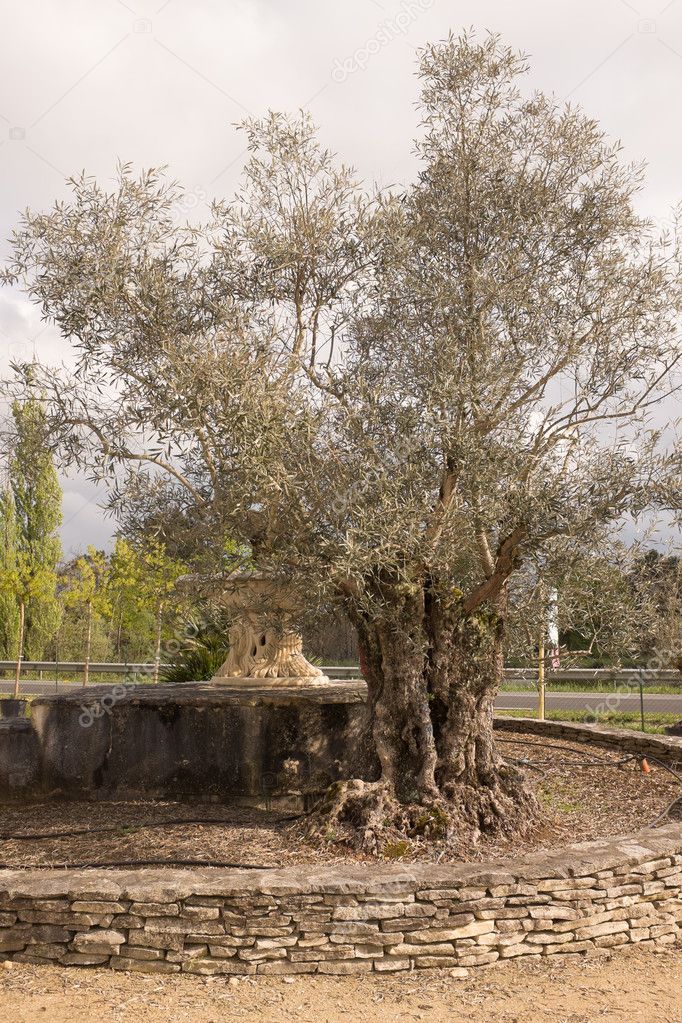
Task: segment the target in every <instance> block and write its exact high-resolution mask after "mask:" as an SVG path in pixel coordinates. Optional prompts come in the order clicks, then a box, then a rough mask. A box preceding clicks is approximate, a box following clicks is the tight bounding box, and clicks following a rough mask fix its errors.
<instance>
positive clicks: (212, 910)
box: [0, 824, 682, 975]
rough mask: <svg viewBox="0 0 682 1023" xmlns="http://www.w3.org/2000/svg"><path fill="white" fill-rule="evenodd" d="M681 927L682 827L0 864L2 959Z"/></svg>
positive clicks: (421, 943) (463, 959) (323, 954)
mask: <svg viewBox="0 0 682 1023" xmlns="http://www.w3.org/2000/svg"><path fill="white" fill-rule="evenodd" d="M681 933H682V826H681V825H679V824H675V825H670V826H668V827H665V828H661V829H660V830H658V831H651V830H650V831H646V832H642V833H640V834H636V835H630V836H625V837H622V838H620V839H615V840H613V841H602V842H586V843H582V844H580V845H575V846H569V847H568V848H567V849H566V850H564V851H562V852H561V854H554V855H534V856H530V857H527V858H525V859H522V860H519V861H517V862H515V863H514V864H513V865H509V864H504V865H499V864H498V865H495V864H492V865H486V864H480V863H479V864H463V865H459V866H436V865H433V864H428V865H419V866H408V867H402V866H394V867H369V866H367V865H361V866H352V867H351V866H348V867H343V866H341V867H339V866H334V867H333V868H330V869H325V870H319V869H316V868H313V867H310V866H307V867H290V868H286V869H283V870H265V871H245V870H232V871H222V870H196V871H186V870H185V871H159V870H154V871H152V870H140V871H136V872H134V873H131V872H122V871H113V870H90V871H84V872H77V871H70V870H63V871H49V870H37V871H31V872H24V871H16V872H7V871H3V872H0V958H6V959H15V960H17V961H19V962H27V963H35V964H40V963H48V964H61V965H65V966H69V965H79V966H82V965H92V966H103V967H110V968H113V969H116V970H138V971H144V972H150V973H180V972H184V973H198V974H237V975H245V974H256V973H258V974H291V973H330V974H351V973H370V972H373V971H377V972H391V971H398V970H411V969H413V968H415V967H417V968H423V967H448V968H451V969H452V968H455V969H457V968H465V967H472V966H483V965H488V964H491V963H494V962H497V961H498V960H504V959H510V958H516V957H519V956H548V955H561V954H565V953H570V952H574V953H589V952H593V951H595V950H596V949H600V948H615V947H617V946H620V945H626V944H631V943H638V944H642V945H655V944H671V943H673V942H675V941H676V940H677V939H678V937H679V936H680V934H681Z"/></svg>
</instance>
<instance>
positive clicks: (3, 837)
mask: <svg viewBox="0 0 682 1023" xmlns="http://www.w3.org/2000/svg"><path fill="white" fill-rule="evenodd" d="M279 820H280V821H290V820H298V817H294V816H287V817H280V818H279ZM233 823H234V822H233V821H229V820H222V819H220V818H216V817H190V818H180V817H178V818H171V819H170V820H166V821H157V820H154V821H141V822H140V823H135V824H118V825H117V824H114V825H111V826H109V827H105V828H78V829H74V830H73V831H38V832H33V833H31V832H29V833H24V834H23V835H15V834H11V833H10V832H7V833H6V834H0V842H28V841H31V842H32V841H40V840H42V839H48V840H49V839H50V838H76V837H78V836H79V835H105V834H110V833H112V832H118V831H140V830H142V829H144V828H167V827H176V826H177V825H178V824H233Z"/></svg>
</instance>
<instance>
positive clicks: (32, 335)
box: [0, 0, 682, 553]
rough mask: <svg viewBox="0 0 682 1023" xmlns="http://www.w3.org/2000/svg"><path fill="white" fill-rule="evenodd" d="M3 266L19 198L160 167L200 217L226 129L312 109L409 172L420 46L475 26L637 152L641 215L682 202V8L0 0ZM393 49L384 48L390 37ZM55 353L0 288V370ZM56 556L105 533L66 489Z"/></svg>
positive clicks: (76, 486)
mask: <svg viewBox="0 0 682 1023" xmlns="http://www.w3.org/2000/svg"><path fill="white" fill-rule="evenodd" d="M0 12H1V15H2V21H1V23H0V76H1V81H2V89H1V91H0V181H1V182H2V187H1V189H0V237H1V239H2V246H3V247H2V249H1V250H0V258H2V257H4V256H5V255H6V251H7V246H6V244H5V242H4V239H6V238H7V237H8V235H9V233H10V231H11V229H12V227H13V226H14V224H15V223H16V221H17V219H18V214H19V212H20V211H21V210H23V209H24V208H25V207H27V206H31V207H33V208H37V209H40V208H43V207H45V206H47V205H49V204H51V203H52V202H53V201H54V200H55V199H56V198H58V197H60V196H63V195H64V194H65V186H64V179H65V178H66V177H67V176H68V175H70V174H73V173H76V172H78V171H80V170H82V169H85V170H87V171H88V172H89V173H92V174H95V175H96V176H97V177H99V178H100V179H102V180H109V179H111V178H112V176H113V173H114V169H115V165H116V161H117V160H119V159H120V160H124V161H131V162H132V163H133V164H134V165H135V166H137V167H145V166H150V165H157V166H158V165H160V164H168V165H169V167H170V169H171V171H172V174H173V176H175V177H176V178H178V179H179V180H180V181H181V182H182V183H183V184H184V185H185V186H186V187H187V188H188V189H189V190H190V192H191V194H192V196H193V201H196V203H197V209H198V210H200V206H201V204H202V203H204V202H206V201H207V200H209V201H210V199H211V198H213V197H215V196H222V195H229V194H230V193H231V192H232V190H233V189H234V186H235V184H236V182H237V178H238V175H239V169H240V167H241V165H242V162H243V160H244V152H243V139H242V137H241V135H240V134H239V133H238V132H237V131H236V130H235V128H234V123H235V122H236V121H239V120H240V119H241V118H243V117H245V116H247V115H248V114H255V115H259V114H262V113H264V112H265V111H266V110H267V109H268V108H274V109H282V110H296V109H298V108H300V107H307V108H309V109H310V111H311V112H312V114H313V116H314V118H315V119H316V121H317V122H318V124H319V125H320V127H321V130H322V135H323V138H324V140H325V142H326V143H328V144H329V145H330V146H332V147H333V148H334V149H335V150H336V151H338V152H339V153H340V154H341V155H342V156H343V158H344V160H346V161H347V162H349V163H352V164H354V165H355V166H356V167H357V168H358V170H359V171H360V173H361V174H362V176H363V177H364V178H365V179H366V180H367V182H368V183H371V182H374V181H376V182H378V183H380V184H384V185H387V184H392V183H396V182H401V181H407V180H409V179H410V177H411V176H412V175H413V173H414V163H413V158H412V155H411V139H412V137H413V135H414V132H415V124H416V114H415V110H414V102H415V99H416V94H417V85H416V82H415V79H414V69H415V50H416V49H417V48H419V47H420V46H422V45H423V44H424V43H425V42H428V41H434V40H438V39H440V38H442V37H443V36H445V35H446V34H447V33H448V31H449V30H453V31H455V32H459V31H460V30H461V29H462V28H465V27H468V26H474V27H476V28H478V29H481V30H485V29H492V30H494V31H499V32H501V33H502V34H503V36H504V37H505V39H506V40H507V41H508V42H509V43H510V44H511V45H512V46H514V47H515V48H518V49H522V50H524V51H525V52H527V53H528V54H529V55H530V57H531V60H532V65H533V70H532V74H531V76H530V77H529V81H528V88H529V89H531V88H533V87H539V88H542V89H544V90H545V91H548V92H554V93H556V94H557V95H558V96H561V97H567V98H570V99H571V100H572V101H573V102H577V103H580V104H581V105H582V106H583V107H584V108H585V109H586V110H587V111H588V113H589V114H591V115H592V116H594V117H596V118H598V119H599V120H600V121H601V122H602V124H603V126H604V127H605V128H606V129H607V131H609V133H611V134H612V135H614V136H616V137H618V138H620V139H621V140H622V142H623V144H624V146H625V150H626V154H627V156H628V157H630V158H632V159H636V160H640V159H646V160H647V162H648V164H649V174H648V185H647V189H646V192H645V193H644V195H643V196H642V209H643V210H644V211H645V212H647V213H649V214H651V215H653V216H655V217H658V218H661V219H663V218H665V217H666V215H667V213H668V211H669V208H670V206H671V205H672V204H673V203H675V202H677V201H679V200H680V199H682V173H681V171H680V168H681V167H682V132H681V131H680V116H679V108H680V98H681V97H682V0H672V2H664V0H658V2H653V0H637V2H636V3H630V2H629V0H570V2H564V0H554V2H553V3H551V4H550V3H546V2H544V3H540V2H536V3H531V2H528V0H516V2H513V3H509V2H503V0H461V2H458V3H455V2H452V0H400V2H395V0H343V2H340V3H333V2H330V0H155V2H152V0H130V2H128V0H22V2H21V3H20V4H19V3H16V2H9V0H0ZM387 39H390V40H391V41H390V42H387V41H386V40H387ZM33 352H35V353H36V354H37V356H38V357H39V358H40V359H41V360H52V361H57V360H58V359H60V358H62V357H64V355H65V354H66V352H67V346H65V345H64V343H63V342H61V341H60V339H59V337H58V336H56V334H55V332H54V331H53V330H52V328H49V327H48V328H46V327H45V326H44V325H43V324H41V322H40V319H39V316H38V315H37V312H36V310H35V309H34V308H32V307H30V306H29V305H28V304H27V303H26V301H25V299H24V297H23V296H22V295H21V294H20V293H19V292H14V291H11V290H9V289H4V290H2V291H0V373H4V372H5V371H6V367H7V364H8V362H9V360H10V359H11V358H12V357H18V356H21V355H26V354H28V355H30V354H32V353H33ZM64 489H65V500H64V519H65V522H64V527H63V540H64V546H65V550H66V552H67V553H71V552H73V551H75V550H80V549H82V548H83V546H84V545H85V544H87V543H94V544H96V545H99V546H101V545H105V544H106V542H107V540H108V538H109V537H110V535H111V532H112V529H113V526H114V524H113V523H112V522H111V520H108V519H105V518H104V517H103V515H102V513H101V511H100V510H99V509H98V507H97V494H96V492H94V490H93V488H91V487H89V486H88V485H87V483H84V482H83V481H81V480H70V481H69V480H66V481H64Z"/></svg>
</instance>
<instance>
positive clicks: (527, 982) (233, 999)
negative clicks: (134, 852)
mask: <svg viewBox="0 0 682 1023" xmlns="http://www.w3.org/2000/svg"><path fill="white" fill-rule="evenodd" d="M472 1019H477V1020H484V1021H485V1023H527V1021H529V1020H532V1021H533V1023H596V1021H600V1023H652V1021H654V1020H655V1021H656V1023H680V1020H682V948H680V947H679V946H678V947H676V948H665V949H662V950H661V951H660V952H654V951H652V950H649V949H646V950H645V949H641V948H636V947H635V948H632V949H627V950H623V949H619V950H618V951H617V953H616V954H614V955H611V954H610V953H604V954H602V955H600V956H597V957H594V958H588V959H585V958H582V957H581V956H551V957H550V958H543V959H540V958H538V959H537V960H535V961H533V962H525V963H505V964H504V965H499V964H495V965H494V966H493V967H491V968H490V969H479V970H477V971H475V972H472V973H471V974H470V976H469V977H468V978H467V979H466V980H454V979H452V978H451V977H450V976H449V974H448V973H447V971H440V970H424V971H417V972H415V973H410V974H404V975H402V974H401V975H394V976H383V977H370V976H366V977H362V978H355V977H343V978H333V977H296V978H294V977H291V978H287V979H284V978H266V977H262V978H258V979H252V978H246V979H243V980H240V981H238V982H237V978H231V979H229V980H228V979H227V978H224V977H206V978H200V977H189V976H179V977H159V976H151V975H149V976H146V975H144V974H120V973H117V972H114V971H113V970H111V971H107V970H86V969H81V968H75V967H73V968H70V969H64V968H59V967H51V966H49V967H48V966H39V967H35V966H27V965H20V964H18V963H15V964H13V966H12V968H11V969H10V970H7V971H4V970H2V971H0V1023H34V1021H37V1020H41V1021H44V1020H49V1021H50V1023H95V1021H97V1023H128V1021H130V1023H133V1021H134V1023H168V1020H173V1021H174V1023H229V1021H231V1020H258V1021H259V1023H281V1021H282V1020H291V1021H293V1023H337V1021H353V1020H362V1023H386V1021H388V1020H427V1021H429V1023H446V1021H447V1023H471V1020H472Z"/></svg>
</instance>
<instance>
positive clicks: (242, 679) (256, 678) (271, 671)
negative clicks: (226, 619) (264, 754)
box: [211, 572, 329, 689]
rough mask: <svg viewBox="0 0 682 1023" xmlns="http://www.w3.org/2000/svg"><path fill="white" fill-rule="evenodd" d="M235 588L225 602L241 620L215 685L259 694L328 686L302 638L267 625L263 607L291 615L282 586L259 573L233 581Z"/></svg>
mask: <svg viewBox="0 0 682 1023" xmlns="http://www.w3.org/2000/svg"><path fill="white" fill-rule="evenodd" d="M230 584H231V585H230V588H229V589H228V591H227V592H226V593H225V595H224V597H223V601H224V603H225V604H226V605H227V606H229V607H233V608H235V609H237V610H238V612H239V614H240V617H239V620H238V621H237V622H236V623H235V624H234V625H233V626H232V627H231V629H230V631H229V634H228V639H229V647H230V653H229V656H228V658H227V660H226V661H225V663H224V664H223V665H222V667H221V668H220V670H219V671H218V672H217V673H216V674H215V675H214V676H213V678H212V679H211V681H212V682H213V683H216V684H219V683H229V685H231V686H245V687H248V686H252V687H257V688H259V689H262V688H263V687H264V686H265V687H267V688H271V687H272V688H296V687H308V686H310V685H327V684H328V683H329V679H328V678H327V676H326V675H324V674H323V673H322V671H321V670H320V669H319V668H317V667H315V665H314V664H311V663H310V661H308V660H307V659H306V657H305V656H304V654H303V639H302V637H301V635H300V633H298V632H294V631H293V630H286V629H284V630H282V629H280V630H276V629H274V628H269V627H267V626H264V625H263V619H264V610H265V609H264V604H267V605H269V609H270V610H271V611H273V612H274V613H275V617H277V618H280V619H285V618H286V616H287V611H288V610H290V598H289V597H288V594H287V593H286V590H285V589H284V588H283V587H282V586H281V584H279V583H277V582H275V581H273V580H272V579H270V578H269V577H268V576H267V575H265V574H264V573H260V572H250V573H243V574H240V575H239V576H235V577H232V579H231V580H230ZM261 608H262V609H263V610H261Z"/></svg>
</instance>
